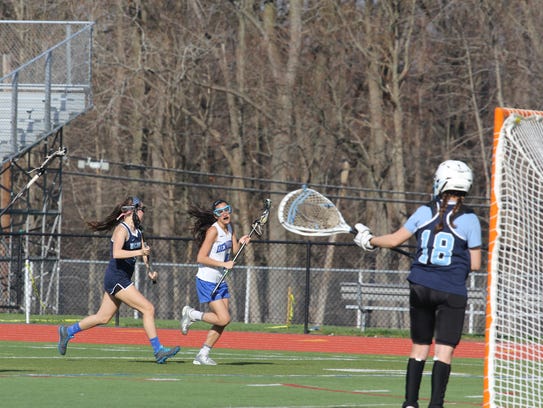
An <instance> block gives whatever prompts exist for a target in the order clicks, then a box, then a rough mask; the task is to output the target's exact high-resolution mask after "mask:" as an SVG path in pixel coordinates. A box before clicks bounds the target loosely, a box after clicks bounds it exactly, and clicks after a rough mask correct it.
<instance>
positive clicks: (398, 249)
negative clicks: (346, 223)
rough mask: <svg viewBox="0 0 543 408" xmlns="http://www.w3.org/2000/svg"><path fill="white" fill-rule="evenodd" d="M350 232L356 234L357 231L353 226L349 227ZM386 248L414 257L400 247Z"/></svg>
mask: <svg viewBox="0 0 543 408" xmlns="http://www.w3.org/2000/svg"><path fill="white" fill-rule="evenodd" d="M351 234H353V235H356V234H358V231H357V230H355V229H354V228H351ZM387 249H390V250H391V251H394V252H397V253H399V254H402V255H405V256H408V257H409V258H414V255H413V254H411V253H410V252H407V251H404V250H403V249H401V248H396V247H394V248H387Z"/></svg>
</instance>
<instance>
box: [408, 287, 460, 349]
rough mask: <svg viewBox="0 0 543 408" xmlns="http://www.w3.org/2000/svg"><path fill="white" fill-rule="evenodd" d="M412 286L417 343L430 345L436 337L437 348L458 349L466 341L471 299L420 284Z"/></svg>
mask: <svg viewBox="0 0 543 408" xmlns="http://www.w3.org/2000/svg"><path fill="white" fill-rule="evenodd" d="M409 286H410V293H409V306H410V307H409V315H410V318H411V340H412V341H413V343H414V344H424V345H430V344H432V339H433V338H434V337H435V340H436V344H444V345H447V346H451V347H456V346H457V345H458V343H460V338H461V337H462V330H463V327H464V318H465V316H466V305H467V301H468V298H467V296H462V295H456V294H453V293H447V292H442V291H440V290H435V289H430V288H427V287H426V286H421V285H416V284H410V285H409Z"/></svg>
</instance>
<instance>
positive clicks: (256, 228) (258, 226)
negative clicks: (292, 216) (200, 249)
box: [211, 198, 271, 296]
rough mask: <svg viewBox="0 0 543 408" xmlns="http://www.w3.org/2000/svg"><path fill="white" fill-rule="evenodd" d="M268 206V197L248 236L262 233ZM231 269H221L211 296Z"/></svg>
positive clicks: (267, 214)
mask: <svg viewBox="0 0 543 408" xmlns="http://www.w3.org/2000/svg"><path fill="white" fill-rule="evenodd" d="M270 208H271V200H270V199H269V198H266V199H265V200H264V209H263V211H262V215H261V216H260V217H259V218H258V219H256V220H255V221H254V222H253V223H252V224H251V232H249V238H250V237H251V236H252V235H253V233H256V235H258V236H261V235H262V226H263V225H264V224H266V223H267V222H268V216H269V215H270ZM246 242H247V241H244V242H243V243H242V244H241V246H240V247H239V249H238V252H236V254H235V255H234V258H233V259H232V261H234V262H236V259H238V256H239V254H241V251H243V248H245V245H246ZM231 270H232V269H225V270H224V271H223V274H222V275H221V278H220V279H219V281H218V282H217V284H216V285H215V288H214V289H213V291H212V292H211V296H213V295H214V294H215V293H216V292H217V289H219V286H220V285H221V283H223V282H224V279H225V278H226V276H227V275H228V274H229V273H230V271H231Z"/></svg>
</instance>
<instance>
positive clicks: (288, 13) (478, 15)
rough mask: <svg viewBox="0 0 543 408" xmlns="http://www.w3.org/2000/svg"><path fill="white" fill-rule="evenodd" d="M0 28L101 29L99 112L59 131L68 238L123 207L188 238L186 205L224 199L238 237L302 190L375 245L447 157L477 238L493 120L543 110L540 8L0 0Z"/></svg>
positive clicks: (423, 194)
mask: <svg viewBox="0 0 543 408" xmlns="http://www.w3.org/2000/svg"><path fill="white" fill-rule="evenodd" d="M0 17H1V18H2V19H15V20H76V21H95V22H96V25H95V30H94V44H93V58H94V61H93V91H94V105H95V107H94V108H93V109H92V110H91V111H90V112H89V113H88V114H86V115H84V116H83V117H80V118H78V119H77V120H76V121H74V122H73V123H72V124H70V125H69V126H68V127H67V128H65V129H64V144H65V145H66V146H67V147H68V153H69V158H68V160H66V162H65V164H64V169H65V172H64V178H63V182H64V184H63V186H64V188H63V191H64V192H63V232H68V233H69V232H81V231H85V225H84V223H83V220H88V219H97V218H102V217H103V216H105V215H106V214H107V213H109V212H110V211H111V209H112V207H113V205H114V204H115V203H117V202H119V201H120V200H122V198H123V197H124V196H125V195H127V194H130V195H132V194H133V195H138V196H140V197H142V198H143V200H144V201H145V202H146V205H148V206H149V207H150V208H151V211H149V212H148V213H147V214H146V222H145V223H146V230H147V231H148V233H149V234H154V235H160V236H184V237H186V236H189V235H190V232H189V230H188V229H189V227H190V224H189V219H188V217H187V215H186V209H187V206H188V205H189V204H191V203H195V204H200V205H203V206H209V205H210V203H211V202H212V201H213V200H215V199H216V198H217V197H224V198H226V199H228V200H229V201H231V202H232V204H233V206H234V208H235V210H236V213H235V216H236V222H237V223H239V224H240V225H241V228H242V229H243V230H244V232H246V231H248V229H249V226H250V223H251V221H252V220H253V219H254V217H256V216H257V215H258V212H259V209H260V208H261V203H262V200H263V199H264V198H266V197H271V198H272V200H273V202H274V204H278V202H279V200H280V198H281V197H282V196H283V195H284V194H285V193H286V192H288V191H290V190H293V189H295V188H299V186H300V185H302V184H309V185H310V186H317V187H316V188H317V189H318V190H321V191H322V192H324V193H326V194H328V195H330V196H332V197H333V198H334V201H335V202H337V203H338V205H339V207H340V208H341V210H342V211H343V212H344V213H345V215H346V218H348V221H349V222H352V223H354V222H357V221H362V222H365V223H366V224H368V225H370V227H371V228H372V230H373V231H374V232H376V233H385V232H389V231H390V230H392V229H395V228H397V227H398V226H400V225H401V223H402V222H403V221H405V217H406V216H407V215H408V214H409V213H410V211H411V210H412V208H413V205H415V204H417V205H418V204H419V203H420V202H424V201H426V200H427V199H428V198H429V193H430V191H431V184H432V177H433V173H434V171H435V169H436V167H437V165H438V164H439V163H440V162H441V161H443V160H446V159H459V160H463V161H465V162H467V163H468V164H469V165H470V166H471V167H472V168H473V170H474V173H475V182H474V186H473V190H472V194H471V196H472V199H471V202H472V203H473V202H474V203H475V204H476V206H477V205H478V206H479V207H478V214H479V215H480V216H481V220H482V223H483V226H484V227H486V224H487V213H486V205H487V204H488V197H489V189H490V177H491V157H492V151H491V149H492V127H493V111H494V108H495V107H496V106H509V107H516V108H525V109H542V103H541V97H540V93H541V89H542V86H541V85H542V78H543V75H542V72H541V71H542V70H543V65H542V64H541V63H540V61H542V60H543V37H542V36H541V33H540V29H541V27H542V26H543V8H542V7H541V4H540V3H539V2H538V1H535V0H534V1H530V0H528V1H515V2H510V1H505V0H459V1H445V0H386V1H363V0H357V1H355V0H352V1H346V0H345V1H340V0H338V1H335V0H290V1H288V0H276V1H271V0H239V1H234V0H231V1H226V0H181V1H157V0H148V1H127V0H94V1H67V0H56V1H43V0H40V1H38V0H25V1H20V0H17V1H10V0H5V1H3V2H2V3H1V4H0ZM88 158H90V159H92V160H93V161H100V160H104V161H106V162H108V163H109V165H110V166H109V170H98V169H96V170H92V169H85V170H82V169H80V168H78V166H77V163H78V160H85V159H88ZM343 198H345V199H344V200H342V201H341V202H339V201H338V200H340V199H343ZM362 199H363V201H361V200H362ZM266 234H267V238H268V239H272V240H273V239H284V238H285V237H288V235H287V234H288V233H286V232H285V231H284V230H283V229H282V228H280V227H279V225H278V223H277V222H270V225H269V228H267V229H266ZM290 238H292V235H290ZM332 239H335V238H332ZM346 239H350V238H348V237H347V238H346Z"/></svg>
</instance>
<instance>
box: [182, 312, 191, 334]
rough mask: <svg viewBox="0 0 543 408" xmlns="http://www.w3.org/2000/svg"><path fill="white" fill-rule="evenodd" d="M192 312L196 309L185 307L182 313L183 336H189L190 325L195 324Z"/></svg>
mask: <svg viewBox="0 0 543 408" xmlns="http://www.w3.org/2000/svg"><path fill="white" fill-rule="evenodd" d="M192 310H194V308H192V307H190V306H185V307H184V308H183V311H182V312H181V333H183V334H187V333H188V332H189V327H190V325H191V324H192V323H194V320H192V319H191V318H190V312H191V311H192Z"/></svg>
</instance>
